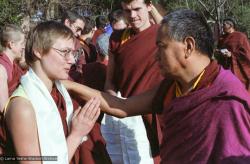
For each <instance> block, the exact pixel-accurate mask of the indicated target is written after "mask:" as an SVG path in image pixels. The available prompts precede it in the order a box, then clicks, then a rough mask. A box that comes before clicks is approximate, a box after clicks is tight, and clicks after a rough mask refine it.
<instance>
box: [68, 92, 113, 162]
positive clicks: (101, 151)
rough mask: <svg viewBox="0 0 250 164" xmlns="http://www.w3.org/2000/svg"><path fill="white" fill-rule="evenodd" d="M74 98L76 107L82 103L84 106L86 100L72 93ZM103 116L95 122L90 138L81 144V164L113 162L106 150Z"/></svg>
mask: <svg viewBox="0 0 250 164" xmlns="http://www.w3.org/2000/svg"><path fill="white" fill-rule="evenodd" d="M71 96H72V97H73V99H74V100H76V101H74V109H76V108H77V107H78V106H79V105H78V104H80V105H81V106H84V104H85V102H83V101H82V100H80V99H78V98H77V95H71ZM100 122H101V116H100V117H99V119H98V121H97V122H96V123H95V125H94V127H93V129H92V130H91V131H90V133H89V135H88V140H87V141H84V142H83V143H82V144H81V145H80V148H79V149H80V151H79V158H80V159H79V160H80V161H79V163H80V164H86V163H88V164H112V162H111V159H110V157H109V154H108V152H107V150H106V142H105V140H104V138H103V137H102V134H101V129H100V128H101V127H100Z"/></svg>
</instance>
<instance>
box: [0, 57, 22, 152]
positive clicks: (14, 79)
mask: <svg viewBox="0 0 250 164" xmlns="http://www.w3.org/2000/svg"><path fill="white" fill-rule="evenodd" d="M0 64H1V65H2V66H4V67H5V69H6V71H7V76H8V90H9V96H10V95H11V94H12V93H13V92H14V90H15V89H16V88H17V86H18V84H19V82H20V78H21V76H22V75H23V74H24V71H23V70H22V69H21V68H20V67H19V66H18V65H17V64H16V62H15V61H14V62H13V64H12V63H11V61H10V59H9V58H8V57H7V55H6V54H4V53H0ZM0 85H1V84H0ZM0 122H2V123H1V125H0V149H1V150H3V151H4V149H5V144H4V140H5V139H6V134H5V131H4V130H3V115H2V113H0ZM0 155H1V154H0Z"/></svg>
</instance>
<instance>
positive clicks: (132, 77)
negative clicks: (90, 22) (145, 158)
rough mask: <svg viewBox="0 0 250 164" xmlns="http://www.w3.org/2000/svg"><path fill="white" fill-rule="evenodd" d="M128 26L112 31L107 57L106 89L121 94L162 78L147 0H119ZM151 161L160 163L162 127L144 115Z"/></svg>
mask: <svg viewBox="0 0 250 164" xmlns="http://www.w3.org/2000/svg"><path fill="white" fill-rule="evenodd" d="M121 3H122V8H123V10H124V12H125V16H126V17H127V19H128V22H129V24H130V26H131V28H126V29H125V30H122V31H115V32H113V34H112V35H111V38H110V56H109V64H108V70H107V78H106V84H105V89H106V91H107V92H109V93H110V94H112V95H116V93H117V91H120V92H121V96H122V97H125V98H126V97H130V96H133V95H137V94H139V93H141V92H143V91H145V90H147V89H150V88H152V87H154V86H155V85H157V84H159V82H160V81H161V80H162V79H163V78H162V76H161V74H160V70H159V67H158V65H157V63H156V59H155V52H156V50H157V47H156V45H155V43H156V40H155V37H156V33H157V30H158V27H159V25H151V23H150V18H149V12H150V11H151V6H150V4H151V3H150V1H149V0H122V2H121ZM142 117H143V121H144V124H145V127H146V130H147V136H148V139H149V142H150V146H151V151H152V156H153V157H154V162H155V163H159V162H160V158H159V145H160V141H161V130H160V127H159V121H158V118H157V117H156V115H154V114H153V115H152V114H149V115H143V116H142Z"/></svg>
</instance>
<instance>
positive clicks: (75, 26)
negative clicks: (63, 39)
mask: <svg viewBox="0 0 250 164" xmlns="http://www.w3.org/2000/svg"><path fill="white" fill-rule="evenodd" d="M61 22H62V23H63V24H64V25H65V26H67V27H68V28H69V29H70V30H71V31H72V32H73V33H74V36H75V40H74V43H75V48H74V50H75V54H76V55H75V61H76V62H75V63H74V64H73V65H72V67H71V70H70V77H71V78H72V79H73V80H76V79H79V78H81V77H80V76H81V73H82V65H83V64H86V59H85V54H84V50H83V47H82V46H81V44H80V41H79V37H80V35H81V32H82V30H83V29H84V26H85V23H86V21H85V18H84V17H82V16H81V15H79V14H78V13H76V12H75V11H66V12H64V13H63V15H62V19H61Z"/></svg>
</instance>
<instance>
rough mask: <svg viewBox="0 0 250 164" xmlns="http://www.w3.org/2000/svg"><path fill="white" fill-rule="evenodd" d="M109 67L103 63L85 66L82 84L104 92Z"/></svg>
mask: <svg viewBox="0 0 250 164" xmlns="http://www.w3.org/2000/svg"><path fill="white" fill-rule="evenodd" d="M106 70H107V66H106V65H105V64H103V63H101V62H94V63H89V64H85V65H84V66H83V78H82V80H83V81H82V84H84V85H87V86H89V87H91V88H94V89H97V90H99V91H103V90H104V84H105V79H106Z"/></svg>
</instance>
